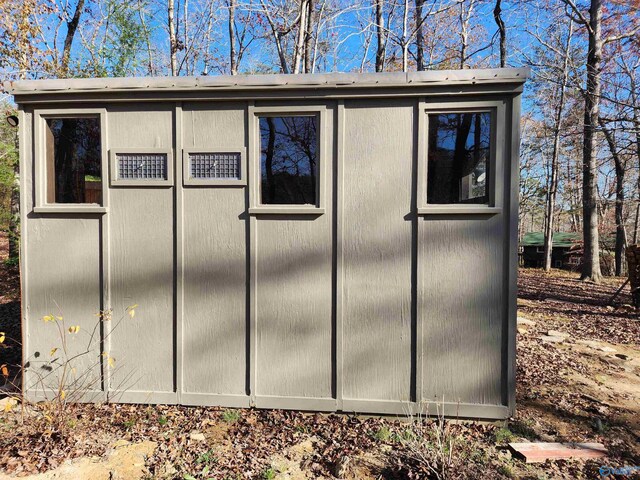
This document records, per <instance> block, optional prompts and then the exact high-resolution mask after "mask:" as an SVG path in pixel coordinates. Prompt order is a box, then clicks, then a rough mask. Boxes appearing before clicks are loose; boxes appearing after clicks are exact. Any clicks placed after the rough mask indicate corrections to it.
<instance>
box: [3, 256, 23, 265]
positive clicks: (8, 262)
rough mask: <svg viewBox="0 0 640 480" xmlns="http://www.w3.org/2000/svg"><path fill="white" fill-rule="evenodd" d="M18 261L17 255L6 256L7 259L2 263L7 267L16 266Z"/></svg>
mask: <svg viewBox="0 0 640 480" xmlns="http://www.w3.org/2000/svg"><path fill="white" fill-rule="evenodd" d="M18 263H20V258H18V257H10V258H7V259H6V260H5V261H4V264H5V265H6V266H7V267H17V266H18Z"/></svg>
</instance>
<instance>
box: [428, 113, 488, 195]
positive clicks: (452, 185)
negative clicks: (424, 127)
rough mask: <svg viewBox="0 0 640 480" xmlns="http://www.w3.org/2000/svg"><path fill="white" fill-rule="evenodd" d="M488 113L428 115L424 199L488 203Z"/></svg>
mask: <svg viewBox="0 0 640 480" xmlns="http://www.w3.org/2000/svg"><path fill="white" fill-rule="evenodd" d="M490 142H491V113H490V112H467V113H437V114H430V115H429V139H428V162H429V163H428V165H427V203H429V204H488V203H489V167H490V155H491V153H490V152H491V145H490Z"/></svg>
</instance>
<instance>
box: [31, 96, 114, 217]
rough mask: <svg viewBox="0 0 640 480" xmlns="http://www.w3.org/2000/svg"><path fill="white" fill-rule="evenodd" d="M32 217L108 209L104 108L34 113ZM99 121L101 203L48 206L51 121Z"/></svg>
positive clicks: (96, 211)
mask: <svg viewBox="0 0 640 480" xmlns="http://www.w3.org/2000/svg"><path fill="white" fill-rule="evenodd" d="M33 118H34V155H35V162H34V163H35V165H34V166H35V170H34V187H35V188H34V190H35V198H34V206H33V211H34V213H100V214H102V213H106V212H107V209H108V205H107V202H108V196H107V189H108V183H109V182H108V180H107V178H108V177H107V176H108V172H109V166H108V145H107V128H106V109H104V108H69V109H64V108H61V109H39V110H34V112H33ZM75 118H98V119H99V124H100V156H101V158H100V173H101V203H100V204H97V203H55V202H51V201H50V200H51V197H50V195H49V193H48V192H49V188H50V185H51V183H50V182H51V181H53V179H52V178H51V176H52V171H51V166H50V165H49V158H51V157H50V156H49V152H48V149H47V132H48V130H49V127H48V125H47V120H50V119H75Z"/></svg>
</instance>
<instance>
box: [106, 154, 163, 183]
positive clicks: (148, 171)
mask: <svg viewBox="0 0 640 480" xmlns="http://www.w3.org/2000/svg"><path fill="white" fill-rule="evenodd" d="M116 157H117V161H118V180H166V179H167V154H166V153H118V154H116Z"/></svg>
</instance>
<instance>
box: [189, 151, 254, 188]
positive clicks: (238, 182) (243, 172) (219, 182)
mask: <svg viewBox="0 0 640 480" xmlns="http://www.w3.org/2000/svg"><path fill="white" fill-rule="evenodd" d="M192 153H239V154H240V179H228V180H227V179H224V178H211V179H206V178H191V161H190V159H189V155H190V154H192ZM182 178H183V180H182V182H183V184H184V186H185V187H188V186H198V187H244V186H245V185H246V184H247V149H246V148H245V147H237V146H236V147H229V148H225V147H215V148H185V149H183V150H182Z"/></svg>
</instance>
